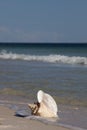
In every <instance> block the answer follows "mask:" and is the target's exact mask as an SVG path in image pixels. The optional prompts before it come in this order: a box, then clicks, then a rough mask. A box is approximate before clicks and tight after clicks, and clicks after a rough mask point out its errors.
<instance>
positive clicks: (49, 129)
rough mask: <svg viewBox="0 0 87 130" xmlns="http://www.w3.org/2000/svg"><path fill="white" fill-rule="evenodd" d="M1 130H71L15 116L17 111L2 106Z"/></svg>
mask: <svg viewBox="0 0 87 130" xmlns="http://www.w3.org/2000/svg"><path fill="white" fill-rule="evenodd" d="M0 130H70V129H68V128H64V127H60V126H54V125H47V124H44V123H42V122H40V121H36V120H29V119H26V118H21V117H17V116H15V111H14V110H12V109H10V108H7V107H5V106H0Z"/></svg>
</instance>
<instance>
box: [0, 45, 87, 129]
mask: <svg viewBox="0 0 87 130" xmlns="http://www.w3.org/2000/svg"><path fill="white" fill-rule="evenodd" d="M38 90H43V91H44V92H46V93H49V94H51V95H52V96H53V97H54V99H55V100H56V102H57V104H58V106H59V116H60V119H61V120H60V121H59V123H63V124H66V125H71V126H76V127H80V128H85V129H87V44H81V43H80V44H79V43H78V44H75V43H74V44H73V43H70V44H69V43H68V44H66V43H64V44H62V43H61V44H54V43H29V44H28V43H1V44H0V98H1V99H0V101H1V104H2V101H3V102H5V101H8V100H9V99H10V100H17V101H18V100H19V99H20V100H21V101H23V99H25V100H26V101H28V100H29V101H36V93H37V92H38ZM25 100H24V102H25ZM64 110H65V111H64ZM72 113H73V114H72ZM71 115H72V116H71ZM75 119H76V120H75ZM72 120H73V123H72Z"/></svg>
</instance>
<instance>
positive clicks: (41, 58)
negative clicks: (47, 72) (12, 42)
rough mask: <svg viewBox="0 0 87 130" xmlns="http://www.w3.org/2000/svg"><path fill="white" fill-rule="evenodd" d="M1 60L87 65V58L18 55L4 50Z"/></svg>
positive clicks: (0, 54) (1, 53)
mask: <svg viewBox="0 0 87 130" xmlns="http://www.w3.org/2000/svg"><path fill="white" fill-rule="evenodd" d="M0 59H11V60H26V61H42V62H49V63H65V64H82V65H87V57H80V56H72V57H71V56H65V55H54V54H53V55H29V54H16V53H12V52H7V51H6V50H2V51H1V52H0Z"/></svg>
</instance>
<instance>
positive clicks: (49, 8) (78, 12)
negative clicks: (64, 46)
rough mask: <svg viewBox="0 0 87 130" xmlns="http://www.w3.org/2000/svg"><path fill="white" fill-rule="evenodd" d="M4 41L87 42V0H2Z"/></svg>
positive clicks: (0, 36) (0, 24) (0, 26)
mask: <svg viewBox="0 0 87 130" xmlns="http://www.w3.org/2000/svg"><path fill="white" fill-rule="evenodd" d="M0 42H55V43H62V42H63V43H64V42H66V43H67V42H69V43H72V42H74V43H78V42H82V43H83V42H87V0H0Z"/></svg>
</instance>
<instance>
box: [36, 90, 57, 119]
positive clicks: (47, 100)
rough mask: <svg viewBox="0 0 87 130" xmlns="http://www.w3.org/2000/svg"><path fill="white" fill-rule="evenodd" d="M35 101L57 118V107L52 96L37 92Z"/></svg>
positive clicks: (40, 91)
mask: <svg viewBox="0 0 87 130" xmlns="http://www.w3.org/2000/svg"><path fill="white" fill-rule="evenodd" d="M37 99H38V102H39V103H41V104H43V105H44V106H45V108H47V110H49V112H52V113H54V116H55V117H56V116H57V112H58V107H57V104H56V102H55V100H54V99H53V97H52V96H50V95H49V94H47V93H44V92H43V91H42V90H39V91H38V93H37Z"/></svg>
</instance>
